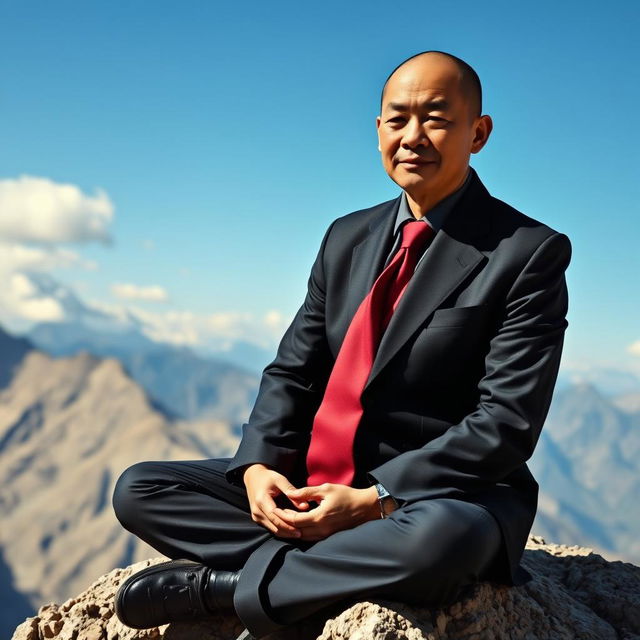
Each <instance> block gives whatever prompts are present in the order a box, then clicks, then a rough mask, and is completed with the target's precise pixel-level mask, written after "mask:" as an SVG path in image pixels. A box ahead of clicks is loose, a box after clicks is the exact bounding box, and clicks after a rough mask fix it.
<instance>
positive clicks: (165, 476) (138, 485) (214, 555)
mask: <svg viewBox="0 0 640 640" xmlns="http://www.w3.org/2000/svg"><path fill="white" fill-rule="evenodd" d="M228 464H229V460H228V459H226V458H219V459H210V460H187V461H171V462H140V463H138V464H135V465H133V466H131V467H129V468H128V469H127V470H126V471H125V472H124V473H123V474H122V475H121V476H120V478H119V479H118V482H117V484H116V487H115V490H114V494H113V508H114V511H115V513H116V516H117V518H118V520H119V521H120V522H121V524H122V525H123V526H124V527H125V529H127V530H129V531H131V532H132V533H134V534H135V535H136V536H138V537H139V538H141V539H142V540H144V541H145V542H147V543H148V544H149V545H151V546H152V547H153V548H154V549H157V550H158V551H159V552H160V553H162V554H164V555H166V556H168V557H169V558H172V559H173V558H188V559H191V560H196V561H198V562H202V563H203V564H206V565H208V566H211V567H214V568H216V569H226V570H237V569H240V568H242V566H243V565H244V563H245V562H246V560H247V558H248V557H249V556H250V555H251V553H253V552H254V551H255V550H256V549H258V548H259V547H260V546H261V545H263V544H264V543H265V542H266V541H267V540H269V539H271V538H272V537H273V536H271V534H270V533H269V532H268V531H267V530H266V529H265V528H264V527H262V526H261V525H259V524H257V523H256V522H254V521H253V520H252V519H251V516H250V513H249V502H248V500H247V495H246V492H245V490H244V489H243V488H241V487H236V486H234V485H232V484H230V483H228V482H227V480H226V478H225V475H224V472H225V470H226V468H227V466H228Z"/></svg>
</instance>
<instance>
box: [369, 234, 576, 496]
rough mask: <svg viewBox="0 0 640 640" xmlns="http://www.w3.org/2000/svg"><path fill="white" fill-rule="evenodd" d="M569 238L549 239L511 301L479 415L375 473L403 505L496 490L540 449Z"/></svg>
mask: <svg viewBox="0 0 640 640" xmlns="http://www.w3.org/2000/svg"><path fill="white" fill-rule="evenodd" d="M570 257H571V244H570V242H569V239H568V238H567V236H565V235H563V234H558V233H556V234H554V235H551V236H548V237H547V238H546V239H545V240H544V241H543V242H542V243H541V244H540V245H539V246H538V247H537V249H536V250H535V251H534V252H533V255H531V257H530V258H529V260H528V262H527V263H526V265H525V266H524V268H523V269H522V270H521V271H520V273H519V274H518V275H517V277H516V278H515V280H514V283H513V285H512V287H511V289H510V291H509V293H508V295H507V297H506V305H505V307H506V308H505V312H504V315H503V320H502V322H501V324H500V326H499V328H498V330H497V331H496V333H495V334H494V336H493V338H492V339H491V342H490V346H489V351H488V354H487V356H486V358H485V372H484V376H483V377H482V379H481V380H480V381H479V384H478V390H479V401H478V404H477V405H476V408H475V409H474V411H473V412H472V413H470V414H468V415H467V416H465V418H463V419H462V421H461V422H459V423H457V424H455V425H452V426H451V427H450V428H449V429H447V430H446V431H445V432H444V433H443V434H442V435H440V436H438V437H437V438H434V439H433V440H431V441H430V442H429V443H427V444H426V445H425V446H424V447H422V448H419V449H415V450H411V451H407V452H404V453H402V454H400V455H399V456H397V457H395V458H393V459H392V460H389V461H388V462H385V463H384V464H382V465H381V466H379V467H377V468H375V469H373V470H371V471H370V473H369V474H368V475H369V479H370V480H371V481H372V483H373V482H381V483H382V484H383V485H384V486H385V487H386V488H387V490H388V491H389V493H391V495H393V496H394V498H396V499H397V500H398V501H399V502H400V503H401V504H404V503H407V502H414V501H416V500H424V499H432V498H443V497H460V496H461V495H465V494H472V493H474V492H477V491H481V490H483V489H487V488H489V487H491V486H493V485H494V484H495V483H496V482H499V481H500V480H501V479H502V478H504V477H506V476H507V475H508V474H509V473H511V472H512V471H514V470H515V469H517V468H518V467H520V466H521V465H523V464H524V463H525V462H526V460H528V459H529V458H530V457H531V455H532V454H533V451H534V449H535V446H536V443H537V441H538V438H539V436H540V432H541V430H542V426H543V423H544V420H545V418H546V415H547V412H548V410H549V405H550V403H551V397H552V393H553V388H554V385H555V381H556V378H557V374H558V367H559V364H560V356H561V353H562V345H563V340H564V332H565V329H566V327H567V321H566V313H567V305H568V298H567V287H566V282H565V275H564V272H565V270H566V268H567V266H568V264H569V260H570Z"/></svg>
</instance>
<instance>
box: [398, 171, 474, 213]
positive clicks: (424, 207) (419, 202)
mask: <svg viewBox="0 0 640 640" xmlns="http://www.w3.org/2000/svg"><path fill="white" fill-rule="evenodd" d="M468 175H469V167H467V170H466V171H465V173H464V175H463V176H462V178H461V179H460V180H459V181H458V183H457V184H456V185H455V186H454V187H453V188H452V189H449V190H448V191H447V192H446V193H445V194H444V195H440V196H432V197H430V196H431V194H429V193H427V194H425V195H424V196H422V197H420V198H414V197H413V196H412V195H411V194H410V193H409V192H408V191H405V193H406V194H407V203H408V205H409V209H411V213H412V214H413V216H414V218H416V219H419V218H422V217H423V216H424V215H425V214H426V213H427V212H428V211H430V210H431V209H433V208H434V207H435V206H436V205H437V204H439V203H440V202H442V201H443V200H444V199H445V198H447V197H449V196H450V195H451V194H452V193H455V192H456V191H457V190H458V189H459V188H460V187H461V186H462V185H463V184H464V181H465V180H466V179H467V176H468Z"/></svg>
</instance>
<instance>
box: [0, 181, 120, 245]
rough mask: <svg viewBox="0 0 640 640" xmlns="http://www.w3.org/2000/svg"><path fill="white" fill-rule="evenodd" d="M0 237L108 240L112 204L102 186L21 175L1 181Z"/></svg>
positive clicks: (55, 240) (52, 239) (52, 240)
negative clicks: (91, 191)
mask: <svg viewBox="0 0 640 640" xmlns="http://www.w3.org/2000/svg"><path fill="white" fill-rule="evenodd" d="M0 211H2V217H0V238H3V239H5V240H10V241H15V242H37V243H44V244H49V243H54V244H55V243H59V242H94V241H98V242H109V241H110V240H111V237H110V235H109V225H110V224H111V221H112V218H113V204H112V203H111V200H110V199H109V196H108V195H107V194H106V193H105V191H103V190H102V189H96V193H95V195H93V196H91V195H87V194H85V193H83V192H82V191H81V190H80V189H79V188H78V187H77V186H75V185H73V184H61V183H56V182H54V181H53V180H50V179H49V178H41V177H36V176H27V175H23V176H20V177H19V178H5V179H3V180H0Z"/></svg>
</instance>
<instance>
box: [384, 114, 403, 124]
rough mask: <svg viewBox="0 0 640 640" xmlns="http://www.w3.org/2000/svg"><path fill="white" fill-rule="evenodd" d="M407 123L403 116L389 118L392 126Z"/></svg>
mask: <svg viewBox="0 0 640 640" xmlns="http://www.w3.org/2000/svg"><path fill="white" fill-rule="evenodd" d="M404 121H405V119H404V117H402V116H394V117H393V118H388V119H387V122H388V123H391V124H402V123H403V122H404Z"/></svg>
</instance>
